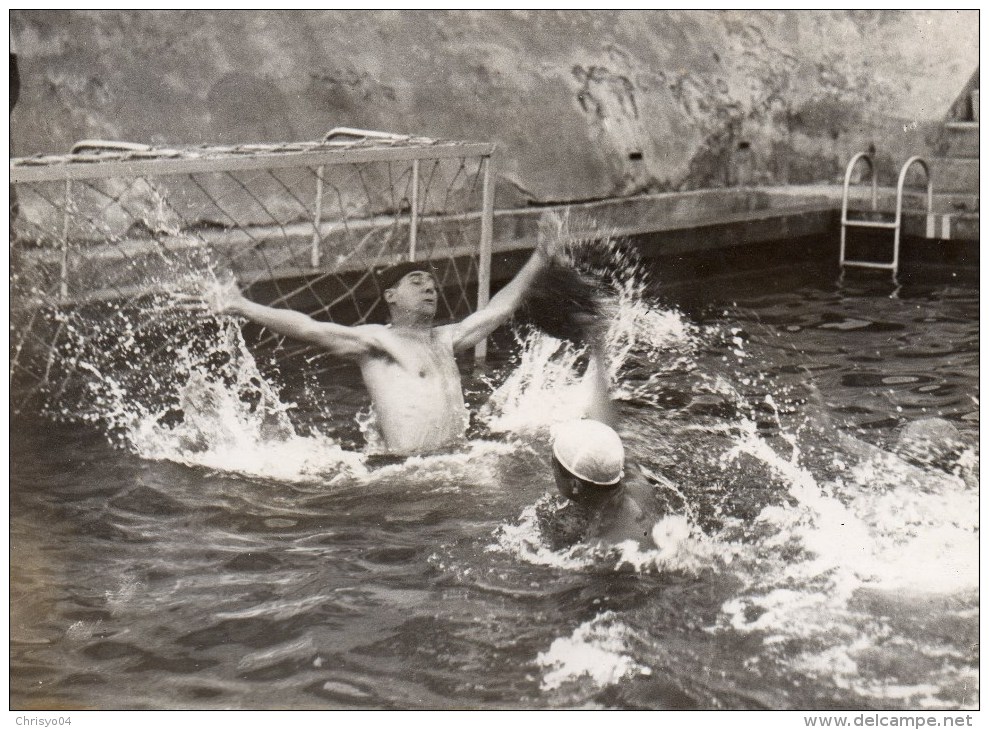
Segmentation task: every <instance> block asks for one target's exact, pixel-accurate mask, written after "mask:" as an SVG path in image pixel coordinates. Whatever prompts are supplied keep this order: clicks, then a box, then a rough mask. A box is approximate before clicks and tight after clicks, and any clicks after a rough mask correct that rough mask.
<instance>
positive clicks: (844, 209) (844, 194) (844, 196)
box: [838, 152, 879, 266]
mask: <svg viewBox="0 0 989 730" xmlns="http://www.w3.org/2000/svg"><path fill="white" fill-rule="evenodd" d="M859 160H865V162H866V164H867V165H868V166H869V171H870V172H871V173H872V209H873V210H875V209H876V207H877V206H878V204H879V203H878V198H879V194H878V179H877V176H876V166H875V164H874V163H873V162H872V155H870V154H869V153H868V152H859V153H858V154H857V155H855V156H854V157H853V158H852V159H851V160H849V162H848V166H847V167H845V182H844V184H843V185H842V187H841V251H840V253H839V257H838V265H839V266H844V265H845V227H846V226H847V225H848V188H849V186H850V185H851V182H852V172H853V171H854V170H855V165H857V164H858V161H859Z"/></svg>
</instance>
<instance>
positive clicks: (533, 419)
mask: <svg viewBox="0 0 989 730" xmlns="http://www.w3.org/2000/svg"><path fill="white" fill-rule="evenodd" d="M560 225H561V226H562V227H563V230H562V232H561V233H559V234H558V235H563V236H564V237H565V238H566V240H567V241H568V242H569V244H570V249H571V254H570V255H571V257H575V256H580V255H584V256H587V255H588V254H589V252H591V253H593V256H594V258H595V259H596V260H597V261H598V265H597V266H596V267H594V268H592V273H593V274H594V275H595V276H596V277H598V278H599V279H600V280H601V281H602V286H603V287H604V288H606V289H607V290H609V291H611V292H612V297H611V302H610V307H609V308H610V310H611V312H612V316H611V319H610V321H609V323H608V328H607V332H606V334H605V337H604V341H605V342H604V344H605V347H604V349H605V351H606V352H607V353H608V364H607V365H608V372H607V377H608V380H609V381H610V383H611V385H612V389H613V391H614V393H615V395H616V397H619V398H623V397H634V396H635V395H637V394H638V392H639V391H641V390H644V388H642V387H641V386H640V387H639V388H638V389H636V388H634V387H632V386H630V385H629V384H627V383H626V382H625V381H623V379H622V378H621V376H620V373H621V371H622V368H623V367H624V366H625V364H626V363H627V362H628V360H629V358H630V356H631V355H632V354H633V353H634V354H635V355H636V357H637V358H639V359H641V360H643V361H646V362H648V363H649V365H650V366H651V367H652V368H653V373H652V374H653V376H654V377H655V376H656V375H658V374H660V373H662V372H668V371H670V370H673V369H676V368H679V367H682V366H683V365H684V363H689V361H690V357H691V354H692V351H693V347H694V345H695V344H696V332H695V330H694V328H693V327H692V326H691V325H690V324H689V323H688V322H687V321H686V320H685V319H684V318H683V316H682V315H680V313H679V312H676V311H674V310H666V309H661V308H659V307H658V306H657V305H655V303H653V302H650V301H649V300H648V299H647V298H646V297H645V291H646V288H647V286H648V277H647V274H646V272H645V269H644V268H643V267H642V264H641V262H640V261H639V259H638V258H637V257H636V256H635V255H634V253H633V252H632V251H630V250H628V249H627V248H623V247H622V246H620V245H619V243H618V242H616V241H615V240H614V239H613V238H610V237H608V236H601V235H600V234H596V235H593V236H581V235H578V234H576V233H573V232H572V231H569V227H570V226H571V225H572V222H571V221H570V219H565V220H563V221H562V222H561V223H560ZM516 338H517V341H518V344H519V346H520V353H519V356H518V363H517V365H516V366H515V367H514V368H513V370H512V372H511V373H509V375H508V377H507V378H506V379H505V380H504V382H503V383H502V384H501V385H500V386H498V387H496V388H495V389H494V392H493V393H492V395H491V397H490V399H489V401H488V403H487V404H486V406H485V408H484V409H483V411H482V414H481V415H482V418H483V419H484V421H485V423H486V424H487V426H488V428H490V429H491V430H492V431H494V432H523V433H525V432H536V433H538V432H541V431H545V429H546V428H547V427H548V426H550V425H552V424H554V423H558V422H560V421H565V420H570V419H574V418H579V417H581V416H582V415H583V413H584V410H583V409H584V404H585V403H586V402H587V396H586V394H585V392H586V391H585V388H586V387H587V386H585V385H584V384H583V383H582V382H581V379H580V377H579V365H580V362H581V361H582V358H583V357H584V356H585V354H586V349H585V348H584V347H581V346H577V345H574V344H573V343H570V342H566V341H563V340H558V339H556V338H554V337H551V336H550V335H547V334H545V333H543V332H540V331H538V330H535V329H531V330H528V331H527V332H524V333H522V334H518V333H517V334H516Z"/></svg>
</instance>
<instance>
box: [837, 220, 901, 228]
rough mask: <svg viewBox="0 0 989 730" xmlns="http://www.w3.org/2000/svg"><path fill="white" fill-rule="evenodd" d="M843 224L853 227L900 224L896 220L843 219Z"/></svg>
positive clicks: (893, 226) (881, 226) (894, 226)
mask: <svg viewBox="0 0 989 730" xmlns="http://www.w3.org/2000/svg"><path fill="white" fill-rule="evenodd" d="M841 224H842V225H843V226H850V227H853V228H896V227H897V226H898V225H899V224H898V223H896V222H895V221H893V222H887V221H857V220H843V221H842V222H841Z"/></svg>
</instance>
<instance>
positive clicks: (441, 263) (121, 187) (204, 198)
mask: <svg viewBox="0 0 989 730" xmlns="http://www.w3.org/2000/svg"><path fill="white" fill-rule="evenodd" d="M494 151H495V148H494V145H492V144H489V143H476V142H464V141H449V140H446V141H444V140H435V139H429V138H425V137H415V136H408V135H396V134H388V133H383V132H375V131H369V130H357V129H350V128H336V129H333V130H331V131H330V132H328V133H327V134H326V135H325V137H324V138H323V139H322V140H320V141H316V142H298V143H287V144H242V145H228V146H220V145H209V146H201V147H181V148H180V147H152V146H148V145H143V144H133V143H126V142H106V141H83V142H79V143H77V144H76V145H75V146H74V147H73V149H72V150H71V152H70V153H69V154H65V155H43V156H36V157H29V158H16V159H11V160H10V183H11V222H10V298H11V300H10V301H11V315H10V335H11V339H10V387H11V404H12V406H14V408H15V409H17V407H18V405H19V404H23V403H27V402H30V400H31V397H32V396H33V395H35V394H37V393H38V392H39V391H45V392H48V393H49V394H50V393H51V392H52V391H55V390H58V389H60V388H61V389H63V390H64V388H65V386H66V385H67V383H68V382H69V381H70V380H71V379H72V377H73V365H74V362H73V357H72V352H71V350H72V347H73V346H74V345H75V344H77V340H78V337H79V332H78V331H76V332H71V333H70V332H69V329H70V328H71V326H72V325H71V320H70V319H69V318H67V317H66V316H65V313H66V312H80V311H87V310H90V311H93V312H95V313H96V315H95V316H98V313H99V311H100V308H101V307H102V308H117V309H119V308H120V307H125V308H129V309H130V310H132V311H133V317H132V319H134V320H135V321H134V324H133V327H134V329H136V330H138V331H140V330H141V329H142V328H148V327H150V325H151V320H153V319H154V318H155V317H156V312H160V311H161V310H160V308H155V307H145V306H142V303H143V302H145V301H147V300H148V299H149V298H153V297H155V296H158V297H160V296H161V295H162V292H167V291H169V290H170V289H174V287H175V286H176V282H177V281H181V280H187V279H188V278H189V277H190V276H193V277H194V276H196V275H197V274H203V273H207V272H208V273H210V275H214V276H217V277H224V276H230V275H232V276H234V277H235V278H236V280H237V281H238V283H239V284H240V286H241V287H242V288H244V289H247V290H249V296H251V298H253V299H256V300H257V301H261V302H263V303H266V304H270V305H272V306H281V307H289V308H292V309H297V310H300V311H305V312H307V313H309V314H311V315H313V316H314V317H316V318H318V319H324V320H328V321H336V322H341V323H344V324H357V323H363V322H367V321H375V320H376V318H378V317H381V316H382V314H383V304H382V298H381V297H382V292H381V291H380V289H379V287H378V284H377V281H376V278H375V276H374V271H375V270H376V269H377V268H379V267H382V266H387V265H391V264H394V263H397V262H399V261H403V260H409V259H412V260H429V261H430V262H432V265H433V267H434V269H435V270H436V272H437V280H438V284H439V288H440V302H439V304H438V311H437V318H438V320H444V319H447V320H449V319H456V318H460V317H462V316H465V315H466V314H468V313H470V312H471V311H473V310H474V309H476V308H477V307H481V306H483V305H484V304H485V303H486V302H487V300H488V296H489V288H490V263H491V236H492V208H493V199H494V189H493V181H492V168H491V161H492V155H493V154H494ZM128 326H130V325H128ZM77 329H78V328H77ZM70 334H71V337H70ZM104 334H105V333H104ZM73 338H75V339H73ZM257 344H258V345H259V346H265V345H270V346H271V347H272V348H273V350H274V351H275V352H276V353H278V355H279V356H282V357H289V356H294V355H298V354H300V352H301V354H302V355H304V356H305V357H306V361H307V363H308V364H309V366H312V365H313V363H314V361H316V360H319V359H320V358H322V357H324V356H325V353H320V352H315V351H313V349H312V348H308V347H304V346H299V345H296V344H293V343H287V342H283V341H281V340H280V339H279V338H277V336H275V335H274V334H272V333H269V332H264V333H261V335H260V336H259V337H258V338H257ZM484 353H485V346H484V344H483V343H482V344H481V345H479V346H478V348H477V350H476V352H475V355H476V356H477V357H478V358H483V357H484ZM131 365H132V366H135V367H140V365H141V364H140V363H132V364H131ZM56 380H57V381H58V382H55V381H56Z"/></svg>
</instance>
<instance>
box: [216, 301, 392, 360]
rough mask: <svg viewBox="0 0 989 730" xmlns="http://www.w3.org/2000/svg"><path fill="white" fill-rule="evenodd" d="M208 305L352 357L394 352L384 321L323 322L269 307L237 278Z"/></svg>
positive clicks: (295, 338) (219, 311) (223, 312)
mask: <svg viewBox="0 0 989 730" xmlns="http://www.w3.org/2000/svg"><path fill="white" fill-rule="evenodd" d="M207 305H208V306H209V307H210V309H212V310H213V311H214V312H215V313H217V314H229V315H234V316H240V317H245V318H247V319H249V320H250V321H252V322H254V323H255V324H259V325H261V326H263V327H267V328H268V329H270V330H271V331H273V332H275V333H277V334H279V335H284V336H286V337H291V338H292V339H293V340H300V341H302V342H310V343H312V344H314V345H319V346H320V347H323V348H325V349H326V350H328V351H329V352H331V353H333V354H334V355H338V356H340V357H344V358H348V359H351V360H360V359H362V358H365V357H371V356H376V355H377V356H380V355H388V354H390V353H389V352H388V347H387V344H386V343H384V342H383V339H382V337H381V331H383V330H384V328H383V327H381V326H380V325H359V326H356V327H347V326H344V325H340V324H336V323H334V322H320V321H318V320H315V319H313V318H312V317H310V316H308V315H306V314H303V313H302V312H296V311H293V310H291V309H279V308H276V307H267V306H265V305H263V304H258V303H257V302H252V301H251V300H249V299H247V298H246V297H245V296H244V295H243V294H241V293H240V290H239V289H238V288H237V285H236V284H235V283H234V282H230V283H229V284H226V285H223V286H221V287H218V289H217V290H216V291H213V292H211V293H210V295H209V297H208V299H207Z"/></svg>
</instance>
